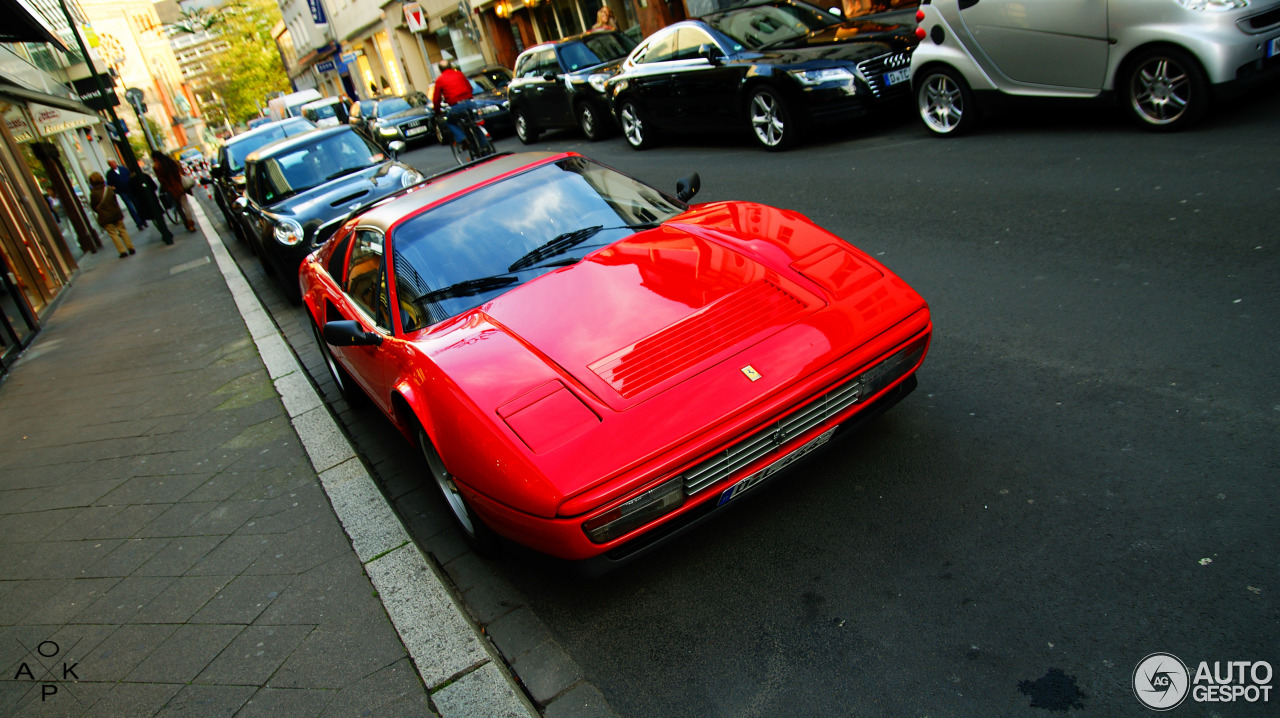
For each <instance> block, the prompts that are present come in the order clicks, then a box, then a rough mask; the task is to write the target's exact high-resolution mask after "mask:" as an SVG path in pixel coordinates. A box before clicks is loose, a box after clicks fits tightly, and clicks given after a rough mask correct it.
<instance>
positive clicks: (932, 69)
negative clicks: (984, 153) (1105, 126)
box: [911, 0, 1280, 135]
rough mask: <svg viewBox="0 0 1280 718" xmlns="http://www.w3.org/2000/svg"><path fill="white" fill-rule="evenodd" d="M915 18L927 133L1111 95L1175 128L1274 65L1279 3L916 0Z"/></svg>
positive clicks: (919, 96) (914, 69)
mask: <svg viewBox="0 0 1280 718" xmlns="http://www.w3.org/2000/svg"><path fill="white" fill-rule="evenodd" d="M916 21H917V28H916V35H917V37H919V38H920V45H919V46H918V47H917V48H916V50H915V53H914V54H913V55H912V58H911V77H912V80H911V81H912V88H913V91H914V92H915V95H916V100H917V105H918V106H919V109H920V119H922V120H923V121H924V124H925V126H926V127H928V128H929V129H930V130H932V131H933V132H934V133H936V134H938V135H955V134H959V133H961V132H964V131H966V130H968V129H971V128H972V127H973V125H974V124H975V123H976V122H977V121H978V119H979V117H980V115H981V113H982V110H983V108H984V107H992V106H995V105H996V104H998V103H1002V102H1005V101H1008V100H1012V99H1015V98H1050V97H1052V98H1080V99H1112V100H1114V101H1115V102H1117V103H1118V104H1120V105H1121V106H1122V107H1124V108H1126V109H1127V110H1128V111H1129V112H1130V113H1131V114H1132V116H1133V117H1134V118H1135V119H1136V120H1137V121H1138V122H1139V124H1141V125H1142V126H1144V127H1146V128H1148V129H1152V130H1175V129H1180V128H1182V127H1185V126H1187V125H1189V124H1191V123H1193V122H1195V121H1196V120H1198V119H1200V118H1201V117H1202V116H1203V115H1204V113H1205V112H1206V111H1207V110H1208V109H1209V105H1210V103H1211V102H1213V101H1214V100H1218V99H1222V98H1223V97H1224V96H1228V95H1231V94H1235V93H1237V92H1240V91H1242V90H1244V89H1246V88H1247V87H1248V86H1249V85H1251V84H1253V83H1254V82H1256V81H1257V80H1260V79H1263V78H1264V77H1268V76H1271V75H1275V74H1277V73H1278V71H1280V0H924V2H923V4H922V5H921V7H920V10H919V11H918V12H917V13H916Z"/></svg>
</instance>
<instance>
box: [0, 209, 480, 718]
mask: <svg viewBox="0 0 1280 718" xmlns="http://www.w3.org/2000/svg"><path fill="white" fill-rule="evenodd" d="M134 241H135V245H136V246H137V248H138V254H137V255H135V256H133V257H129V258H126V259H118V258H117V257H116V256H115V253H114V252H101V253H99V254H97V255H89V256H86V257H84V258H83V259H82V261H81V273H80V275H79V277H78V278H77V279H76V281H75V283H74V284H73V286H72V287H71V288H70V289H69V290H67V291H66V293H65V296H64V297H63V299H62V301H61V304H60V306H58V308H57V309H56V311H55V312H54V313H53V315H52V316H51V317H50V318H49V320H48V321H47V324H46V326H45V328H44V329H43V331H42V333H41V334H40V336H39V337H38V338H37V340H36V342H35V343H34V344H33V345H32V346H31V347H30V348H29V349H28V350H27V352H26V354H25V355H24V356H23V358H22V359H21V360H20V361H19V362H18V363H17V365H16V366H15V367H13V370H12V372H11V373H10V375H9V376H8V378H7V380H5V381H4V383H3V385H0V671H2V672H0V715H23V716H27V715H31V716H44V715H50V716H54V715H65V716H81V715H84V716H152V715H156V716H168V715H173V714H186V715H198V716H218V715H227V716H230V715H239V716H259V715H283V716H317V715H325V716H329V715H333V716H353V715H375V716H427V715H435V712H434V711H433V707H432V704H431V700H430V696H429V695H428V692H427V690H426V687H425V686H424V685H423V682H422V679H421V678H420V677H419V675H418V673H417V672H416V671H415V668H414V665H413V663H412V661H411V660H410V657H409V653H408V651H407V650H406V648H405V645H404V643H403V642H402V641H401V639H400V637H399V636H398V635H397V633H396V630H395V628H394V626H393V625H392V622H391V620H390V619H389V618H388V615H387V613H386V610H385V609H384V607H383V604H382V603H381V602H380V600H379V597H378V596H377V592H376V591H375V589H374V587H373V585H372V584H371V582H370V580H369V578H368V576H367V575H366V573H365V571H364V568H363V566H362V564H361V561H360V559H359V558H357V556H356V554H355V553H354V552H353V550H352V545H351V543H350V542H349V540H348V538H347V536H346V535H345V534H344V532H343V528H342V525H341V524H340V523H339V521H338V519H337V518H336V517H335V515H334V512H333V509H332V508H331V506H330V503H329V500H328V498H327V497H326V495H325V493H324V490H323V489H322V487H321V486H320V484H319V482H318V481H317V477H316V472H315V470H314V468H313V467H312V465H311V463H310V461H309V459H308V455H307V453H306V451H305V450H304V448H303V446H302V445H301V443H300V442H299V439H298V436H297V434H295V432H294V430H293V427H292V425H291V423H290V419H289V416H288V414H287V413H286V411H285V409H284V407H283V405H282V403H281V401H280V398H279V397H278V396H277V394H276V392H275V390H274V387H273V384H272V381H271V380H270V378H269V376H268V374H267V371H266V369H265V368H264V365H263V362H262V360H261V359H260V357H259V354H258V351H257V349H256V347H255V345H254V343H253V341H252V339H251V338H250V336H249V334H248V333H247V331H246V329H245V325H244V322H243V320H242V319H241V317H240V315H239V314H238V313H237V310H236V306H235V304H234V303H233V301H232V298H231V296H230V294H229V292H228V290H227V287H226V284H225V283H224V280H223V278H222V276H221V274H220V273H219V271H218V269H217V267H216V265H215V264H214V263H212V262H211V259H210V255H209V246H208V244H206V241H205V239H204V237H203V236H202V235H201V234H200V233H199V232H197V233H194V234H191V233H186V232H182V231H179V232H178V233H177V243H176V244H175V245H174V246H165V245H164V244H162V243H161V242H160V239H159V236H158V234H157V233H156V232H155V230H154V229H148V230H145V231H143V232H140V233H138V234H137V235H136V236H135V239H134ZM462 680H464V681H465V680H466V678H463V679H462ZM475 714H477V715H483V709H481V710H480V711H477V712H476V713H475Z"/></svg>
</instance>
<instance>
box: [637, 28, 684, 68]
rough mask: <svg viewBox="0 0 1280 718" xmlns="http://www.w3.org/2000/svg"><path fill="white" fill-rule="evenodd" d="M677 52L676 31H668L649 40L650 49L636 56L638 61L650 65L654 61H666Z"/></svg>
mask: <svg viewBox="0 0 1280 718" xmlns="http://www.w3.org/2000/svg"><path fill="white" fill-rule="evenodd" d="M675 54H676V33H675V32H668V33H667V34H666V35H663V36H662V37H655V38H654V39H653V40H652V41H650V42H649V49H648V50H645V51H644V54H643V56H637V57H636V63H637V64H640V63H643V64H645V65H648V64H650V63H654V62H666V61H667V60H670V59H672V58H673V57H674V56H675Z"/></svg>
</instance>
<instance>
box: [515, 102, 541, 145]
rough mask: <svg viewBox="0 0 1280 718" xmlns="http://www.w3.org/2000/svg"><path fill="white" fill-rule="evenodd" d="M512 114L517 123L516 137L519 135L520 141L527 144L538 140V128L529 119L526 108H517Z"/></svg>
mask: <svg viewBox="0 0 1280 718" xmlns="http://www.w3.org/2000/svg"><path fill="white" fill-rule="evenodd" d="M512 115H513V117H512V118H511V119H512V121H514V122H515V125H516V137H519V138H520V141H521V142H523V143H524V144H526V145H528V144H532V143H534V142H537V141H538V128H537V127H534V126H533V123H532V122H530V121H529V116H528V115H526V114H525V112H524V110H516V111H515V112H513V113H512Z"/></svg>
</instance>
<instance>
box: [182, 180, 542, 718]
mask: <svg viewBox="0 0 1280 718" xmlns="http://www.w3.org/2000/svg"><path fill="white" fill-rule="evenodd" d="M192 205H193V206H194V209H195V215H196V220H197V222H198V223H199V224H200V228H201V230H202V231H203V233H204V236H205V239H206V240H207V241H208V243H209V248H210V250H212V252H213V256H214V260H215V262H216V263H217V265H218V269H219V270H220V271H221V273H222V276H223V279H224V280H225V281H226V283H227V288H228V289H229V290H230V291H231V296H232V298H233V299H234V300H235V303H236V307H237V308H238V309H239V311H240V316H241V317H242V318H243V320H244V322H245V327H246V328H247V329H248V331H249V334H250V336H251V337H252V338H253V341H254V343H255V344H256V345H257V348H258V352H259V354H260V355H261V356H262V361H263V363H264V364H265V365H266V367H267V373H268V375H269V376H270V377H271V379H272V381H273V382H274V383H275V388H276V392H277V393H278V394H279V395H280V398H281V401H282V402H283V403H284V406H285V409H286V411H287V412H288V414H289V418H290V421H292V423H293V427H294V430H295V431H296V432H297V434H298V437H299V439H301V441H302V444H303V446H304V447H305V448H306V451H307V455H308V456H309V457H310V459H311V463H312V465H313V466H314V468H315V470H316V474H317V476H318V477H319V479H320V483H321V486H322V487H323V488H324V490H325V493H326V494H327V495H328V496H329V501H330V503H331V504H332V506H333V511H334V513H335V514H336V515H337V516H338V520H339V521H340V522H341V523H342V528H343V530H344V531H346V533H347V537H348V538H349V539H350V540H351V546H352V550H354V551H355V553H356V556H357V557H358V558H359V560H360V562H361V564H363V566H364V569H365V572H366V573H367V574H368V575H369V579H370V580H371V581H372V582H373V585H374V587H375V588H376V589H377V591H378V599H379V600H380V601H381V602H382V605H383V607H384V608H385V609H386V611H387V615H388V616H390V618H391V622H392V624H393V625H394V626H395V629H396V633H398V634H399V636H400V640H401V641H403V642H404V645H405V648H406V649H408V651H409V655H410V656H411V657H412V658H413V662H414V666H415V668H416V669H417V671H418V674H419V676H421V678H422V681H423V683H424V684H425V685H426V687H427V690H428V691H429V692H430V693H431V694H432V696H431V698H432V703H433V704H434V705H435V708H436V710H437V711H438V712H439V713H440V715H441V716H443V718H455V717H457V718H462V717H464V716H479V715H486V716H503V717H506V716H512V717H515V716H537V715H538V712H537V711H536V710H535V709H534V708H533V706H532V705H531V704H530V703H529V701H528V699H527V698H526V697H525V695H524V694H523V693H522V692H521V691H520V689H519V688H518V687H517V685H516V683H515V681H514V679H513V678H512V677H511V674H510V672H509V671H508V670H507V668H506V666H505V665H504V664H503V663H502V661H501V659H500V657H499V656H498V655H497V654H496V653H495V652H494V649H493V647H492V646H491V645H489V643H488V641H487V640H485V639H484V637H483V636H481V635H480V633H479V631H478V630H477V629H476V627H475V626H474V625H472V623H471V622H470V621H469V620H467V618H466V614H465V613H464V612H463V610H462V607H461V606H460V605H458V602H457V600H456V599H455V598H454V597H453V595H452V594H451V593H450V592H449V590H448V588H447V586H446V584H445V582H444V580H443V579H442V578H441V576H440V575H439V573H438V571H437V569H436V568H435V567H434V566H432V564H431V562H430V561H428V560H427V558H426V557H425V556H424V555H423V554H422V551H421V550H420V549H419V548H418V547H417V545H416V544H414V543H413V542H412V541H411V540H410V538H409V534H408V533H407V532H406V530H405V528H404V526H403V525H402V524H401V523H400V521H399V519H398V518H397V517H396V515H395V512H394V511H393V510H392V508H391V506H390V505H389V504H388V503H387V501H386V498H385V497H384V496H383V495H382V492H381V491H380V490H379V489H378V487H377V485H376V484H375V483H374V481H373V478H372V477H371V476H370V475H369V472H368V470H367V469H366V468H365V466H364V464H363V463H362V462H361V461H360V459H359V457H358V456H357V455H356V452H355V449H353V448H352V447H351V444H350V442H348V441H347V439H346V436H344V435H343V433H342V431H341V430H340V429H339V428H338V425H337V423H336V422H335V421H334V420H333V417H332V415H331V414H330V413H329V410H328V408H327V407H326V406H325V405H324V402H323V400H322V399H321V398H320V396H319V395H318V394H317V393H316V391H315V388H314V387H313V386H312V385H311V382H310V381H308V380H307V378H306V374H305V372H304V371H303V370H302V368H301V367H300V366H299V364H298V361H297V359H296V358H295V357H294V356H293V352H292V351H291V350H290V349H289V346H288V344H287V343H286V342H285V341H284V339H283V337H281V336H280V333H279V331H278V330H277V328H276V326H275V324H274V323H273V322H272V321H271V319H270V317H269V316H268V315H267V313H266V311H265V310H264V309H263V307H262V305H261V304H260V303H259V302H258V298H257V296H256V295H255V294H254V293H253V289H252V288H251V287H250V286H249V283H248V281H246V280H245V278H244V275H243V274H241V272H240V268H239V267H238V266H236V263H235V260H234V259H232V257H231V255H230V253H228V252H227V249H226V247H224V246H223V244H222V240H221V238H220V237H219V235H218V233H217V232H216V231H215V230H214V228H213V225H212V223H210V222H209V219H208V217H207V216H206V215H205V214H204V208H203V207H201V206H200V205H199V204H198V203H194V202H193V203H192Z"/></svg>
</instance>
